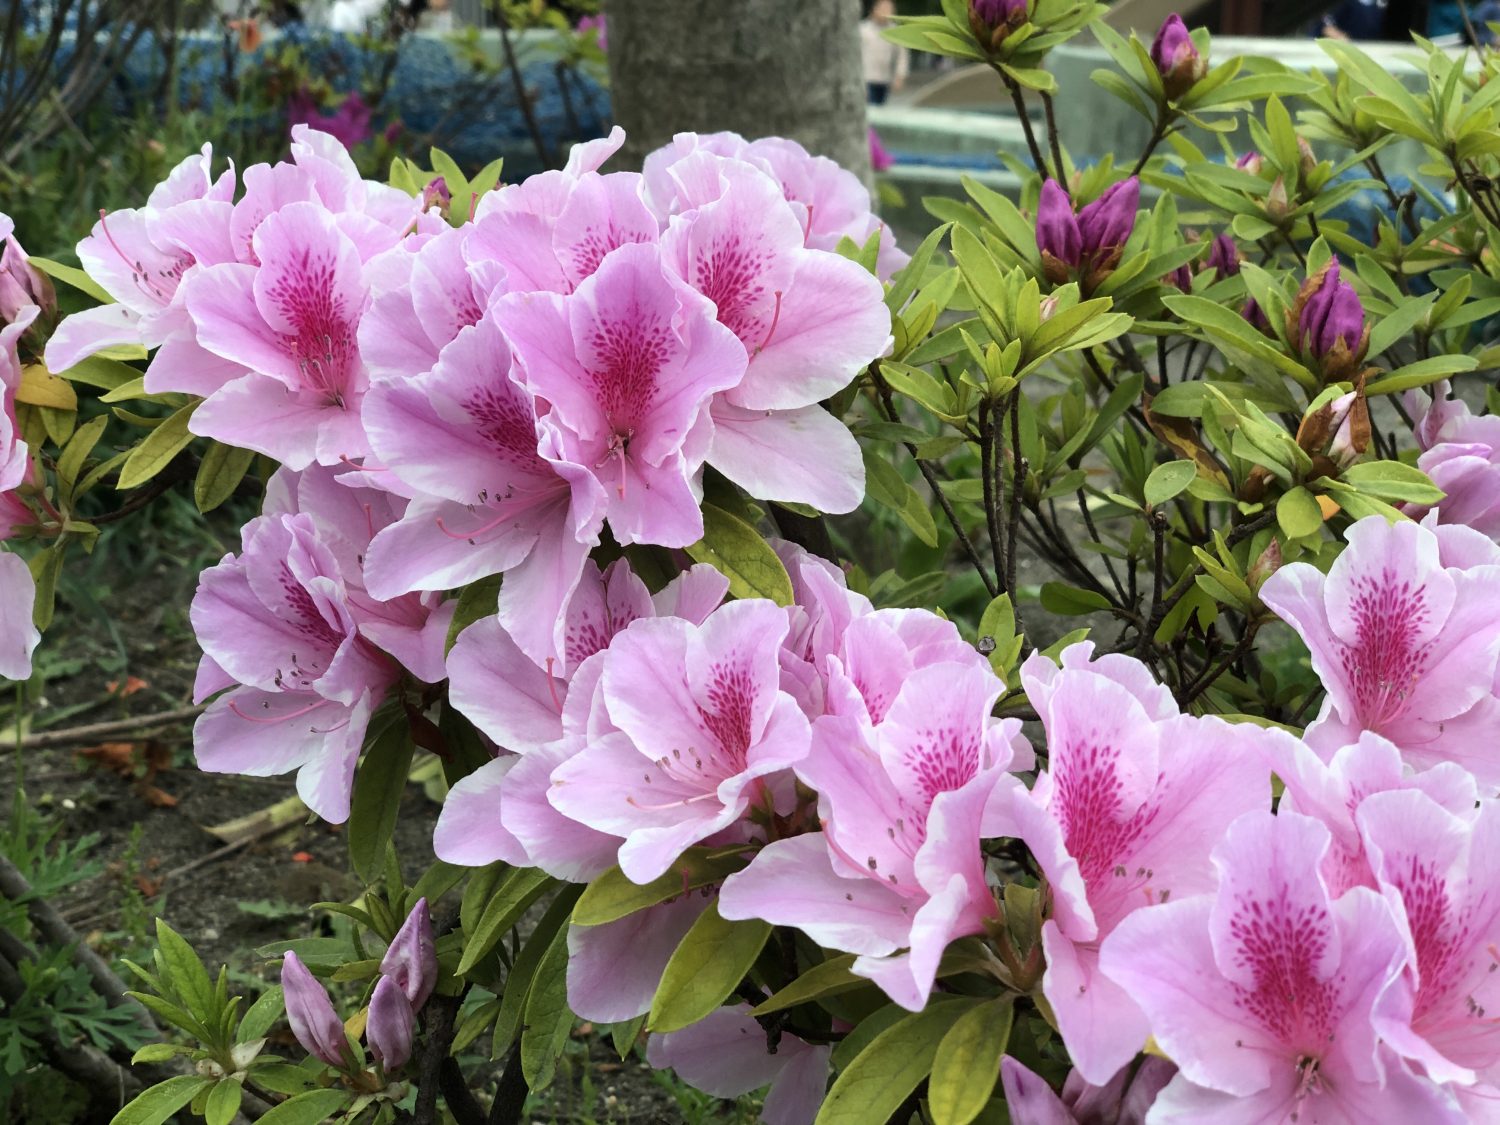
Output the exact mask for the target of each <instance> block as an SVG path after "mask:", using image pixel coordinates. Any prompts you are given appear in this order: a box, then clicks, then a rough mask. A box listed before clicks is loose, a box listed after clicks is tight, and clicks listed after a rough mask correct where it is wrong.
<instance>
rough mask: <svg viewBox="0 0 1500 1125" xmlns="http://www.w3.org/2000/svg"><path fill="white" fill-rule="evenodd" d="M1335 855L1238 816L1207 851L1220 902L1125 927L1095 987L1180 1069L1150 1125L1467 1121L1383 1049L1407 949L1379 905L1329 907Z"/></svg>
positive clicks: (1303, 826) (1275, 821) (1193, 902)
mask: <svg viewBox="0 0 1500 1125" xmlns="http://www.w3.org/2000/svg"><path fill="white" fill-rule="evenodd" d="M1329 842H1330V841H1329V833H1328V829H1327V828H1325V827H1324V826H1323V825H1322V824H1320V823H1319V822H1318V821H1316V820H1312V819H1310V818H1308V817H1305V816H1300V815H1298V814H1296V813H1282V814H1280V815H1278V816H1273V815H1272V814H1271V813H1270V812H1268V811H1258V812H1250V813H1246V814H1245V815H1244V816H1242V817H1241V818H1240V819H1239V820H1237V821H1235V823H1234V824H1233V825H1231V826H1230V828H1229V830H1228V831H1227V832H1226V833H1225V834H1224V837H1223V839H1222V840H1220V841H1219V843H1218V844H1217V845H1216V846H1215V847H1214V849H1213V865H1214V868H1215V869H1216V870H1217V872H1218V877H1219V886H1218V889H1217V890H1216V891H1213V892H1211V893H1208V894H1200V895H1195V896H1192V897H1188V898H1183V899H1179V900H1176V901H1172V902H1168V903H1164V904H1162V905H1160V906H1157V907H1153V908H1152V909H1150V910H1138V911H1135V912H1134V913H1133V914H1131V915H1130V916H1129V917H1128V918H1126V919H1125V920H1124V921H1123V922H1121V923H1120V925H1119V927H1118V928H1117V929H1116V930H1115V932H1114V934H1113V935H1112V936H1111V938H1110V940H1109V941H1108V942H1106V943H1105V946H1104V950H1103V954H1102V959H1101V968H1102V969H1103V971H1104V973H1105V975H1106V976H1108V977H1109V978H1110V979H1111V980H1113V981H1114V982H1115V983H1116V984H1117V985H1118V986H1119V987H1120V988H1121V989H1123V990H1124V991H1125V993H1126V994H1128V995H1129V996H1130V998H1131V999H1132V1000H1134V1001H1135V1003H1137V1004H1138V1005H1139V1006H1140V1007H1141V1009H1142V1010H1144V1011H1145V1012H1146V1014H1147V1016H1148V1018H1149V1022H1150V1028H1151V1032H1152V1034H1153V1035H1154V1036H1155V1038H1156V1042H1157V1044H1158V1045H1159V1046H1160V1048H1161V1049H1162V1051H1163V1052H1164V1053H1165V1054H1166V1055H1167V1056H1168V1057H1170V1058H1171V1060H1172V1061H1173V1062H1175V1063H1176V1064H1177V1066H1178V1068H1179V1069H1178V1074H1177V1077H1175V1078H1173V1079H1172V1081H1171V1082H1170V1083H1169V1084H1168V1085H1167V1087H1166V1089H1164V1090H1163V1091H1162V1092H1161V1093H1160V1094H1159V1095H1158V1096H1157V1099H1156V1103H1155V1105H1154V1106H1153V1108H1152V1110H1151V1115H1150V1119H1151V1121H1152V1123H1153V1125H1157V1123H1161V1125H1173V1123H1176V1122H1182V1123H1183V1125H1188V1123H1198V1122H1204V1121H1214V1122H1244V1123H1247V1125H1248V1123H1250V1122H1269V1121H1292V1120H1298V1121H1320V1122H1321V1121H1328V1122H1349V1123H1351V1125H1352V1123H1354V1122H1365V1121H1421V1122H1423V1123H1424V1125H1426V1123H1429V1122H1431V1123H1442V1122H1460V1121H1463V1120H1464V1115H1463V1114H1462V1113H1461V1112H1459V1110H1458V1109H1457V1107H1456V1106H1455V1105H1454V1104H1453V1101H1452V1099H1451V1098H1449V1097H1448V1095H1447V1094H1445V1093H1444V1092H1443V1091H1441V1090H1440V1089H1439V1088H1438V1087H1437V1086H1435V1085H1434V1084H1433V1083H1431V1082H1428V1081H1426V1080H1424V1079H1420V1078H1417V1077H1415V1076H1413V1074H1412V1073H1411V1072H1410V1071H1409V1070H1408V1069H1407V1068H1406V1067H1405V1066H1404V1065H1403V1064H1402V1063H1401V1061H1400V1060H1399V1059H1398V1058H1397V1057H1396V1056H1395V1055H1394V1054H1393V1053H1392V1052H1391V1050H1390V1048H1388V1047H1384V1046H1381V1045H1380V1044H1379V1042H1378V1039H1377V1036H1376V1030H1375V1026H1374V1024H1373V1023H1372V1016H1373V1012H1374V1009H1375V1005H1376V1003H1377V1001H1378V1000H1379V999H1380V997H1381V996H1382V994H1383V993H1384V992H1385V991H1386V989H1387V988H1388V987H1389V986H1390V985H1391V983H1392V982H1393V981H1395V980H1396V979H1397V978H1398V977H1399V976H1400V975H1401V973H1402V971H1403V968H1404V966H1405V964H1406V959H1407V955H1408V953H1407V949H1408V947H1407V943H1406V942H1405V941H1404V940H1403V937H1402V934H1401V932H1400V929H1399V927H1398V925H1397V923H1396V920H1395V918H1394V917H1393V916H1392V913H1391V909H1390V907H1389V906H1388V905H1387V904H1386V902H1385V901H1384V900H1383V899H1382V898H1381V897H1380V896H1379V895H1378V894H1377V893H1376V892H1375V891H1372V890H1370V889H1369V888H1366V887H1355V888H1354V889H1353V890H1351V891H1349V892H1348V893H1347V894H1345V895H1343V896H1342V897H1341V898H1339V899H1337V900H1335V899H1334V898H1333V897H1332V896H1331V895H1330V894H1329V893H1328V887H1327V884H1326V883H1325V882H1324V881H1323V878H1322V875H1321V874H1320V867H1321V861H1322V859H1323V856H1324V854H1325V853H1326V851H1327V849H1328V846H1329Z"/></svg>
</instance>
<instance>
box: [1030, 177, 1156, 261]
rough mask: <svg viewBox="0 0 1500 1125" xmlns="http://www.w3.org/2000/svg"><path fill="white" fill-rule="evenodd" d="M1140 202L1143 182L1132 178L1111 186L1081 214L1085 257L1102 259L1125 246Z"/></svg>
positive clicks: (1079, 217)
mask: <svg viewBox="0 0 1500 1125" xmlns="http://www.w3.org/2000/svg"><path fill="white" fill-rule="evenodd" d="M1140 201H1141V181H1140V180H1138V179H1136V177H1134V176H1131V177H1130V178H1129V179H1128V180H1121V181H1120V182H1119V183H1117V184H1111V185H1110V186H1109V187H1107V188H1106V189H1105V190H1104V194H1103V195H1101V196H1100V197H1099V198H1098V199H1096V200H1094V202H1092V203H1090V204H1089V205H1088V206H1087V207H1085V208H1084V209H1083V210H1081V211H1079V212H1078V230H1079V233H1080V234H1081V236H1082V242H1083V254H1084V256H1085V257H1099V256H1102V255H1106V254H1108V253H1109V252H1110V251H1111V250H1118V249H1119V248H1120V247H1121V246H1124V245H1125V241H1126V239H1128V238H1129V237H1130V232H1131V231H1133V230H1134V229H1135V212H1136V208H1137V207H1138V206H1139V204H1140ZM1038 219H1039V220H1040V215H1039V216H1038Z"/></svg>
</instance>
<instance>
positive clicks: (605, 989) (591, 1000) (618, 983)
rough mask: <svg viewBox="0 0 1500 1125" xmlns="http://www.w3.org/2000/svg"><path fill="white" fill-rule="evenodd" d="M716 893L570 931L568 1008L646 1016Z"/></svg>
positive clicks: (706, 891)
mask: <svg viewBox="0 0 1500 1125" xmlns="http://www.w3.org/2000/svg"><path fill="white" fill-rule="evenodd" d="M616 846H618V841H617V842H616ZM717 890H718V888H717V887H712V886H709V887H698V888H695V889H693V890H689V891H685V892H684V893H682V894H680V895H676V896H674V897H672V898H670V899H668V900H667V901H666V902H659V903H657V904H656V905H654V906H648V907H646V908H645V909H644V910H637V911H635V912H634V913H631V914H627V915H626V916H625V917H623V918H618V919H616V920H615V921H613V922H605V923H603V924H601V925H598V926H578V925H572V926H569V927H568V1007H569V1008H570V1009H571V1010H572V1011H573V1013H574V1014H575V1015H576V1016H578V1017H579V1018H580V1019H586V1020H593V1021H595V1022H598V1023H619V1022H621V1021H623V1020H632V1019H635V1018H636V1017H637V1016H643V1015H645V1014H646V1013H647V1012H649V1011H650V1010H651V1001H652V999H653V998H654V997H655V996H656V990H657V988H659V987H660V985H661V977H662V973H663V972H665V971H666V968H667V962H668V961H670V960H671V959H672V954H673V953H675V952H677V947H678V946H679V945H680V944H682V939H683V938H684V937H686V936H687V932H688V930H690V929H691V928H692V926H693V923H694V922H696V921H697V920H698V919H699V918H700V917H701V916H702V914H703V912H704V911H705V910H707V909H708V908H709V906H710V905H712V904H713V901H714V896H715V894H716V892H717ZM720 1010H721V1011H722V1010H723V1009H720ZM760 1084H761V1083H757V1085H760ZM754 1088H755V1087H754V1086H750V1087H748V1089H752V1090H753V1089H754Z"/></svg>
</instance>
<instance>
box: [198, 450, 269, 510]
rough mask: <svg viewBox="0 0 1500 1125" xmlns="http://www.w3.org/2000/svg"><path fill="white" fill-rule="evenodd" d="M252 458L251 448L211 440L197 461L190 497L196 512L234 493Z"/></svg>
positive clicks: (215, 505)
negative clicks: (196, 509)
mask: <svg viewBox="0 0 1500 1125" xmlns="http://www.w3.org/2000/svg"><path fill="white" fill-rule="evenodd" d="M254 461H255V450H253V449H239V448H237V447H235V446H233V445H225V444H223V443H222V442H217V441H216V442H214V443H213V444H212V445H210V446H209V447H208V452H207V453H205V454H204V455H203V460H202V461H201V462H199V464H198V476H197V478H196V479H195V480H194V481H193V500H194V501H195V502H196V503H197V505H198V510H199V511H200V512H211V511H213V510H214V509H215V508H217V507H218V506H219V505H220V504H222V503H224V501H226V500H228V499H229V498H230V497H231V496H233V495H234V490H235V489H237V488H239V486H240V481H242V480H244V479H245V474H246V473H247V472H249V471H250V466H251V464H253V463H254Z"/></svg>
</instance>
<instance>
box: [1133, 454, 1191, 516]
mask: <svg viewBox="0 0 1500 1125" xmlns="http://www.w3.org/2000/svg"><path fill="white" fill-rule="evenodd" d="M1197 475H1198V468H1197V466H1196V465H1194V464H1193V463H1192V462H1191V461H1168V462H1167V463H1166V464H1165V465H1158V466H1156V468H1154V469H1152V470H1151V475H1150V476H1148V477H1147V478H1146V487H1145V496H1146V503H1147V504H1149V505H1150V506H1151V507H1153V508H1159V507H1161V506H1162V505H1163V504H1165V503H1166V502H1167V501H1168V500H1171V499H1172V498H1173V497H1174V496H1180V495H1182V493H1183V492H1185V491H1186V490H1187V486H1188V485H1190V484H1192V483H1193V478H1194V477H1196V476H1197Z"/></svg>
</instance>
